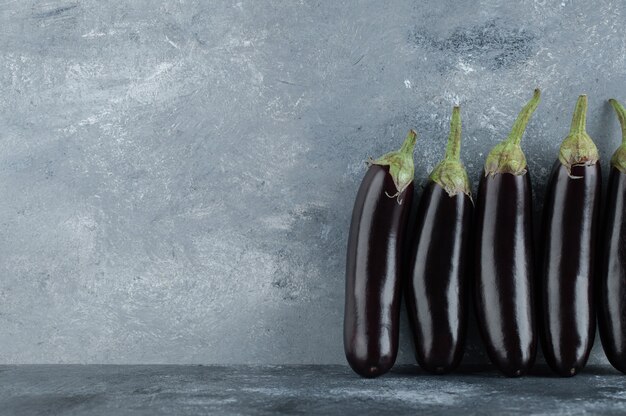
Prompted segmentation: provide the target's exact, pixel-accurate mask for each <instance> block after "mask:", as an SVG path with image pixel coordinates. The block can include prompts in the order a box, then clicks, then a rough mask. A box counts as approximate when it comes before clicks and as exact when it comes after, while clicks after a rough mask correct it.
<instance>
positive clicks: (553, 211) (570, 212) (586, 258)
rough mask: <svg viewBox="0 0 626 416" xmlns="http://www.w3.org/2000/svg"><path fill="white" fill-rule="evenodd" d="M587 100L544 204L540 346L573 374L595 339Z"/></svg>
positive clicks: (595, 209) (595, 181)
mask: <svg viewBox="0 0 626 416" xmlns="http://www.w3.org/2000/svg"><path fill="white" fill-rule="evenodd" d="M586 112H587V96H585V95H581V96H580V97H579V98H578V102H577V103H576V109H575V111H574V116H573V119H572V126H571V129H570V133H569V135H568V136H567V137H566V138H565V140H563V143H562V144H561V148H560V151H559V160H558V161H557V162H556V163H555V164H554V168H553V169H552V173H551V175H550V179H549V181H548V188H547V191H546V197H545V202H544V208H543V209H544V220H543V231H542V240H543V245H544V250H543V264H542V269H543V273H542V282H541V293H542V307H541V308H542V311H543V322H542V336H541V339H542V344H543V352H544V355H545V357H546V361H547V363H548V365H549V366H550V367H551V368H552V370H553V371H554V372H555V373H557V374H559V375H560V376H563V377H567V376H573V375H575V374H576V373H578V372H580V371H581V370H582V369H583V368H584V367H585V364H586V363H587V359H588V358H589V352H590V351H591V347H592V346H593V339H594V336H595V324H596V316H595V311H594V298H593V275H594V267H595V265H594V261H595V246H596V229H597V224H598V214H599V206H600V187H601V180H602V172H601V169H600V163H599V161H598V160H599V156H598V149H597V148H596V145H595V144H594V143H593V140H592V139H591V137H589V135H588V134H587V132H586V131H585V124H586Z"/></svg>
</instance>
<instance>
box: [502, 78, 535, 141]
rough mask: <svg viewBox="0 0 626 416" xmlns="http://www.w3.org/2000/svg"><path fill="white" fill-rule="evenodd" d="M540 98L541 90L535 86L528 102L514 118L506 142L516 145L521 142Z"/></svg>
mask: <svg viewBox="0 0 626 416" xmlns="http://www.w3.org/2000/svg"><path fill="white" fill-rule="evenodd" d="M540 98H541V90H540V89H539V88H535V91H534V93H533V98H531V99H530V101H528V103H527V104H526V105H525V106H524V108H522V111H520V113H519V115H518V116H517V118H516V119H515V123H513V127H512V128H511V133H510V134H509V137H507V139H506V141H507V142H511V143H515V144H517V145H519V144H520V143H521V142H522V136H523V135H524V131H526V126H527V125H528V121H529V120H530V117H531V116H532V115H533V113H534V112H535V110H536V109H537V106H538V105H539V100H540Z"/></svg>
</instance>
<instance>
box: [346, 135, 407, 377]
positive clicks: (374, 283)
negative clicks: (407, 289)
mask: <svg viewBox="0 0 626 416" xmlns="http://www.w3.org/2000/svg"><path fill="white" fill-rule="evenodd" d="M415 139H416V134H415V132H414V131H413V130H411V131H410V132H409V134H408V136H407V138H406V140H405V141H404V144H403V145H402V148H401V149H400V150H398V151H395V152H391V153H388V154H386V155H384V156H383V157H381V158H379V159H376V160H371V159H370V161H369V164H370V166H369V168H368V171H367V173H366V175H365V178H363V182H361V186H360V188H359V191H358V193H357V196H356V201H355V203H354V209H353V211H352V222H351V224H350V234H349V237H348V255H347V262H346V300H345V314H344V327H343V341H344V349H345V353H346V358H347V359H348V363H349V364H350V367H352V369H353V370H354V371H355V372H356V373H357V374H359V375H361V376H363V377H377V376H379V375H381V374H384V373H386V372H387V371H389V370H390V369H391V367H392V366H393V364H394V362H395V360H396V356H397V354H398V332H399V323H400V297H401V264H402V250H403V243H404V234H405V230H406V227H407V220H408V214H409V210H410V207H411V200H412V198H413V175H414V166H413V148H414V147H415Z"/></svg>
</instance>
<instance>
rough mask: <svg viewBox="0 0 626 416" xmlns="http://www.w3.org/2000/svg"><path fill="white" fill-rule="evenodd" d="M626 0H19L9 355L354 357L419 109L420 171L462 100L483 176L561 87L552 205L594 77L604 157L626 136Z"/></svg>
mask: <svg viewBox="0 0 626 416" xmlns="http://www.w3.org/2000/svg"><path fill="white" fill-rule="evenodd" d="M625 17H626V3H624V2H622V1H616V0H615V1H607V0H602V1H595V2H584V1H579V0H564V1H557V2H553V1H544V0H536V1H529V0H525V1H517V2H510V1H504V0H483V1H477V2H455V1H451V0H427V1H421V2H415V1H409V0H397V1H392V2H380V1H374V0H369V1H350V2H334V1H252V0H247V1H240V2H231V1H219V0H214V1H210V2H205V1H197V0H179V1H175V0H169V1H164V0H161V1H149V0H135V1H132V2H128V1H122V0H111V1H106V2H103V1H96V0H84V1H79V0H75V1H67V0H66V1H59V0H49V1H46V2H40V1H32V0H29V1H17V0H15V1H11V0H0V88H1V90H0V195H2V198H0V219H1V220H0V221H1V222H0V224H1V227H0V235H2V238H1V239H0V253H1V254H0V362H3V363H218V364H224V363H343V362H344V358H343V349H342V340H341V339H342V338H341V331H342V329H341V328H342V314H343V285H344V277H343V274H344V251H345V245H346V237H347V229H348V223H349V218H350V212H351V209H352V203H353V200H354V196H355V194H356V190H357V187H358V184H359V181H360V179H361V177H362V176H363V174H364V164H363V161H364V160H365V159H366V158H367V156H370V155H373V156H376V155H380V154H381V153H383V152H386V151H388V150H390V149H393V148H395V147H397V146H398V145H399V143H400V141H401V140H402V138H403V137H404V135H405V134H406V131H407V130H408V129H409V128H411V127H413V128H416V129H417V131H418V132H419V134H420V137H421V138H420V140H419V142H418V144H417V150H416V159H417V169H416V178H417V181H418V182H419V183H421V182H422V181H423V180H424V178H425V176H426V175H427V173H428V172H429V171H430V169H432V168H433V167H434V165H435V163H436V162H437V161H438V159H439V158H440V157H441V156H442V153H443V147H444V140H445V137H446V135H447V129H448V119H449V114H450V110H451V107H452V105H453V104H455V103H460V104H461V106H462V116H463V123H464V124H463V127H464V130H463V136H464V143H463V149H462V154H463V158H464V160H465V162H466V164H467V167H468V170H469V172H470V174H471V177H472V178H473V180H474V181H475V183H476V182H477V180H478V175H479V173H480V170H481V166H482V163H483V160H484V157H485V154H486V152H488V150H489V149H490V148H491V147H492V146H493V145H494V144H495V143H496V142H497V141H498V140H500V139H502V138H504V137H505V136H506V135H507V134H508V130H509V128H510V126H511V124H512V122H513V120H514V118H515V115H516V114H517V112H518V111H519V109H520V108H521V106H522V105H523V104H524V103H525V102H526V100H528V99H529V98H530V96H531V94H532V90H533V88H535V87H537V86H539V87H541V88H542V89H543V91H544V95H543V97H544V98H543V102H542V104H541V105H540V107H539V109H538V111H537V113H536V116H535V117H534V118H533V119H532V121H531V123H530V126H529V128H528V132H527V135H526V137H525V138H524V142H523V146H524V148H525V149H526V152H527V157H528V161H529V167H530V171H531V174H532V175H533V180H534V183H535V185H536V187H535V196H536V208H537V209H539V208H540V205H541V196H542V194H543V190H544V184H545V181H546V178H547V175H548V172H549V168H550V166H551V164H552V163H553V160H554V159H555V157H556V152H557V147H558V144H559V141H560V139H561V138H562V137H563V136H564V135H565V134H566V132H567V130H568V124H569V119H570V114H571V111H572V109H573V107H574V102H575V99H576V97H577V95H578V94H579V93H583V92H586V93H588V94H589V96H590V111H589V126H588V127H589V128H588V130H589V132H590V134H591V135H592V137H594V138H595V139H596V141H597V143H598V146H599V148H600V150H601V155H602V158H603V161H604V162H605V166H606V161H607V160H608V158H609V155H610V153H611V151H612V150H613V149H614V148H615V147H616V145H617V143H618V140H619V138H618V128H617V121H616V119H615V117H614V115H613V114H612V112H611V109H610V108H609V106H608V105H607V103H606V99H608V98H609V97H610V96H613V95H615V96H616V97H617V98H621V99H623V100H626V40H625V37H624V19H625ZM407 334H408V333H407V327H406V325H405V326H404V327H403V334H402V346H401V352H400V357H399V362H405V363H406V362H411V361H412V358H411V353H410V344H409V341H408V340H409V338H408V336H407ZM469 351H470V352H469V355H468V360H469V361H470V362H484V357H483V356H482V355H481V353H480V347H479V345H478V344H477V342H476V338H475V336H474V337H472V342H471V344H470V347H469ZM603 360H604V358H603V356H602V354H601V352H599V351H598V352H596V353H595V354H594V357H593V358H592V363H598V362H602V361H603Z"/></svg>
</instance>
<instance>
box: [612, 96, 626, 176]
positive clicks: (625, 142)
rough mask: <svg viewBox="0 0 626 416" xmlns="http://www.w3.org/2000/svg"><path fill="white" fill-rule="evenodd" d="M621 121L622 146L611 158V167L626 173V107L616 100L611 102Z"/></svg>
mask: <svg viewBox="0 0 626 416" xmlns="http://www.w3.org/2000/svg"><path fill="white" fill-rule="evenodd" d="M609 102H610V103H611V105H612V106H613V108H614V109H615V112H616V113H617V118H618V119H619V124H620V126H621V127H622V144H621V145H620V146H619V147H618V148H617V150H616V151H615V153H613V157H611V166H613V167H615V168H616V169H618V170H619V171H620V172H622V173H626V110H625V109H624V107H623V106H622V105H621V104H620V103H619V102H618V101H617V100H616V99H614V98H611V99H610V100H609Z"/></svg>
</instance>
